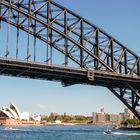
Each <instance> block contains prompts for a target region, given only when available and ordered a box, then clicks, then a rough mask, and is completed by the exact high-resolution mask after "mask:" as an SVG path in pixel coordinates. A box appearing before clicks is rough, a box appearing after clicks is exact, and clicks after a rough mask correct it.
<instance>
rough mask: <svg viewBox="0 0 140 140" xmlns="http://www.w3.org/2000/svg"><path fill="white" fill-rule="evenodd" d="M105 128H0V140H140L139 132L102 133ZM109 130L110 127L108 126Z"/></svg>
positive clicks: (81, 126) (79, 126) (80, 126)
mask: <svg viewBox="0 0 140 140" xmlns="http://www.w3.org/2000/svg"><path fill="white" fill-rule="evenodd" d="M106 129H107V127H106V126H92V125H75V126H26V127H25V126H24V127H12V129H9V128H7V127H3V126H1V127H0V140H140V131H124V130H112V132H113V133H112V134H111V135H107V134H105V133H104V131H105V130H106ZM110 129H112V127H111V126H110Z"/></svg>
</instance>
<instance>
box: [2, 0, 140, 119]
mask: <svg viewBox="0 0 140 140" xmlns="http://www.w3.org/2000/svg"><path fill="white" fill-rule="evenodd" d="M2 21H3V22H6V23H7V25H8V26H7V37H6V40H7V43H6V47H5V52H4V53H3V55H1V58H3V57H6V59H9V60H10V59H15V60H17V61H18V60H20V59H22V60H24V61H27V62H38V61H39V60H38V56H37V53H38V50H37V48H38V46H37V42H38V41H41V42H44V43H45V45H46V48H45V49H46V50H45V53H44V52H43V54H41V55H43V56H44V57H43V60H41V63H42V64H44V63H45V64H47V65H48V64H49V65H55V64H56V63H55V62H54V59H55V60H56V59H57V57H56V54H55V53H54V49H56V50H57V53H59V55H60V57H62V58H63V60H62V59H61V60H59V61H60V65H59V66H60V67H61V66H62V65H63V66H65V67H75V68H81V69H84V70H87V72H89V76H90V74H94V72H96V71H97V72H100V73H104V74H106V75H108V74H113V75H116V76H120V77H121V76H122V78H123V77H126V78H131V79H133V81H134V80H135V79H137V80H138V81H140V57H139V56H138V55H136V54H135V53H133V52H132V51H131V50H129V49H128V48H126V47H125V46H124V45H123V44H121V43H120V42H119V41H117V40H116V39H115V38H113V37H112V36H111V35H109V34H107V33H106V32H104V31H103V30H101V29H100V28H99V27H97V26H96V25H94V24H92V23H90V22H88V21H87V20H86V19H84V18H82V17H80V16H79V15H77V14H75V13H73V12H72V11H70V10H68V9H67V8H65V7H63V6H61V5H59V4H57V3H55V2H53V1H51V0H28V1H27V0H0V29H1V30H2V29H3V24H2V23H3V22H2ZM11 25H12V26H14V27H15V28H16V37H15V38H16V39H15V42H16V46H15V48H13V50H12V51H13V52H14V54H15V55H13V54H11V50H10V46H9V43H8V41H9V38H10V37H9V34H10V26H11ZM21 31H24V32H26V33H27V40H26V43H27V44H26V45H25V46H26V47H24V50H22V51H21V49H20V48H21V47H20V45H19V44H20V39H19V38H20V34H21ZM31 45H32V46H33V47H31ZM23 52H24V59H23V58H20V55H21V54H22V53H23ZM25 52H26V54H25ZM39 62H40V61H39ZM92 76H93V75H92ZM92 76H91V77H90V78H91V79H90V80H94V78H93V77H92ZM71 83H73V82H71ZM71 83H70V84H71ZM120 83H121V82H120ZM121 84H122V83H121ZM68 85H69V82H68ZM97 85H98V84H97ZM100 85H101V84H100ZM104 85H105V86H106V87H108V85H110V86H109V87H108V88H109V89H110V90H111V91H112V92H113V93H114V94H115V95H116V96H117V97H118V98H119V99H121V101H122V102H123V103H124V104H125V105H126V106H127V107H128V108H129V109H130V110H132V111H133V113H134V114H135V115H136V116H137V117H138V118H139V116H140V115H139V113H138V111H137V109H136V108H137V107H138V103H137V102H139V96H138V95H137V92H135V90H138V89H139V87H138V86H134V87H133V85H131V84H129V83H128V84H124V82H123V85H124V86H123V87H122V86H118V88H117V87H116V85H113V84H112V85H111V83H109V84H107V85H106V83H105V84H104ZM130 85H131V86H130ZM132 87H133V90H132ZM118 89H119V91H120V92H118V91H117V90H118ZM128 90H129V91H131V95H130V96H131V98H130V99H131V102H130V100H126V99H125V95H126V92H127V91H128ZM138 91H139V90H138ZM132 96H134V97H133V98H132ZM129 102H130V103H129Z"/></svg>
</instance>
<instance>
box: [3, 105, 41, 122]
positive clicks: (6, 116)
mask: <svg viewBox="0 0 140 140" xmlns="http://www.w3.org/2000/svg"><path fill="white" fill-rule="evenodd" d="M40 120H41V116H31V117H30V115H29V112H20V110H19V108H18V107H17V106H16V105H15V104H10V106H9V107H5V106H3V107H2V109H0V125H22V124H39V123H40Z"/></svg>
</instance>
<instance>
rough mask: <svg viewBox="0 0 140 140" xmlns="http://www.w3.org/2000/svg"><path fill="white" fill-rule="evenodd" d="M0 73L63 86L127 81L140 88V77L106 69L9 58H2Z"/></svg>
mask: <svg viewBox="0 0 140 140" xmlns="http://www.w3.org/2000/svg"><path fill="white" fill-rule="evenodd" d="M0 74H1V75H8V76H14V77H24V78H32V79H41V80H51V81H60V82H62V84H63V86H69V85H73V84H88V85H98V86H105V87H109V86H112V85H114V86H115V85H117V86H119V85H121V84H122V83H125V82H126V81H127V83H128V84H130V85H131V86H133V87H134V88H135V89H138V90H140V86H139V84H140V78H136V77H134V78H132V77H129V76H126V75H118V74H115V73H109V72H106V71H101V70H100V71H99V70H94V71H93V72H92V71H90V70H89V71H87V70H86V69H80V68H79V69H76V68H68V67H65V66H64V67H62V66H61V67H60V66H57V65H48V64H46V63H44V64H42V63H36V62H30V61H23V60H14V59H9V58H0Z"/></svg>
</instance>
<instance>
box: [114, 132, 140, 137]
mask: <svg viewBox="0 0 140 140" xmlns="http://www.w3.org/2000/svg"><path fill="white" fill-rule="evenodd" d="M112 134H114V135H126V136H140V133H122V132H112Z"/></svg>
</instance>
